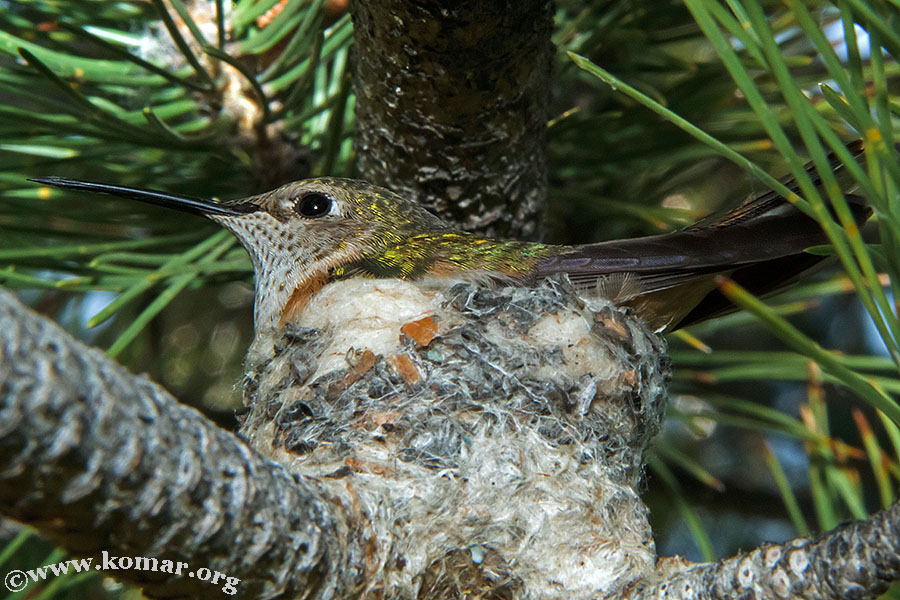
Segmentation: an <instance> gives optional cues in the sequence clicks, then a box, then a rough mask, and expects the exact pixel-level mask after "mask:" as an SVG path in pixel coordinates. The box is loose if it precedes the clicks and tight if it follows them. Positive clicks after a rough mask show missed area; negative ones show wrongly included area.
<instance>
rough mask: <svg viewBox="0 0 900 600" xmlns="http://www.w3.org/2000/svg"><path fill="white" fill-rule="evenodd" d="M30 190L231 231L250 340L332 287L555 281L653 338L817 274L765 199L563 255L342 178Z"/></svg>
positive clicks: (790, 217)
mask: <svg viewBox="0 0 900 600" xmlns="http://www.w3.org/2000/svg"><path fill="white" fill-rule="evenodd" d="M854 150H855V152H857V153H858V152H859V151H860V150H859V147H856V148H854ZM832 167H833V168H836V169H837V168H840V163H837V161H833V164H832ZM810 173H811V175H813V176H814V177H815V173H814V171H813V170H812V169H810ZM31 181H34V182H37V183H40V184H42V185H48V186H53V187H56V188H61V189H66V190H73V191H81V192H91V193H99V194H108V195H112V196H119V197H123V198H130V199H133V200H138V201H141V202H147V203H150V204H155V205H159V206H165V207H169V208H173V209H176V210H180V211H184V212H188V213H193V214H197V215H201V216H204V217H206V218H208V219H211V220H212V221H214V222H216V223H218V224H219V225H222V226H224V227H225V228H227V229H229V230H230V231H231V232H232V233H233V234H234V235H235V236H236V237H237V238H238V240H239V241H240V243H241V244H242V245H243V246H244V247H245V248H246V249H247V251H248V253H249V254H250V258H251V261H252V263H253V267H254V271H255V281H256V284H255V287H256V295H255V303H254V323H255V328H256V330H257V332H259V331H260V330H263V329H267V328H279V327H281V326H283V325H284V324H285V323H287V322H290V321H291V320H292V319H294V318H296V317H297V316H298V315H299V314H300V313H301V312H302V311H303V309H304V307H305V306H306V304H307V303H308V302H309V300H310V299H311V298H312V297H313V296H314V295H315V294H317V293H318V292H319V291H320V290H321V289H322V288H323V287H324V286H326V285H328V284H329V283H331V282H334V281H338V280H341V279H347V278H353V277H366V278H399V279H404V280H410V281H414V282H415V281H422V282H423V283H430V284H433V283H434V280H435V279H439V280H450V281H452V280H473V279H477V280H484V281H490V282H497V283H501V284H507V285H517V286H530V285H536V284H538V283H539V282H540V281H541V280H543V279H545V278H548V277H552V276H559V275H562V274H565V275H567V276H568V278H569V280H570V281H571V282H572V284H573V285H574V286H575V287H576V288H578V289H579V290H582V291H583V292H585V293H594V294H597V295H600V296H604V297H606V298H608V299H610V300H612V301H613V302H614V303H616V304H619V305H624V306H628V307H630V308H631V309H632V310H634V311H635V312H636V313H637V315H638V316H640V317H641V318H643V319H644V320H645V321H646V322H647V323H648V324H649V325H650V326H651V328H652V329H653V330H654V331H655V332H657V333H665V332H670V331H673V330H675V329H678V328H680V327H684V326H687V325H690V324H692V323H696V322H698V321H702V320H705V319H708V318H711V317H714V316H718V315H720V314H723V313H726V312H729V311H731V310H734V307H733V306H732V305H731V304H730V303H729V302H728V300H727V299H726V298H725V297H724V296H723V295H722V294H721V293H719V291H718V289H717V278H718V276H721V275H726V276H728V277H730V278H732V279H733V280H735V281H736V282H738V283H740V284H741V285H743V286H744V287H746V288H747V289H749V291H751V292H752V293H754V294H756V295H764V294H768V293H771V292H773V291H775V290H777V289H779V288H781V287H783V286H785V285H787V284H789V283H790V282H792V281H793V280H795V279H796V278H797V277H798V276H799V275H801V274H802V273H803V272H805V271H807V270H809V269H810V268H812V267H814V266H815V265H817V264H818V263H819V262H821V261H822V260H823V258H824V257H823V256H820V255H813V254H809V253H807V252H805V251H804V250H805V249H806V248H809V247H811V246H816V245H821V244H826V243H827V238H826V236H825V234H824V233H823V231H822V229H821V228H820V227H819V225H818V223H816V222H815V221H814V220H813V219H811V218H809V217H808V216H806V215H805V214H803V213H802V212H801V211H799V210H798V209H797V208H795V207H794V206H793V205H791V204H790V203H789V202H788V201H787V200H785V199H784V198H783V197H781V196H780V195H779V194H777V193H775V192H768V193H764V194H762V195H759V196H758V197H755V198H751V199H750V200H748V201H746V202H745V203H743V204H741V205H740V206H738V207H737V208H735V209H732V210H730V211H728V212H726V213H724V214H722V215H719V216H712V217H707V218H705V219H703V220H701V221H699V222H698V223H695V224H694V225H691V226H689V227H686V228H684V229H681V230H678V231H674V232H671V233H663V234H659V235H651V236H646V237H638V238H630V239H621V240H612V241H606V242H599V243H592V244H583V245H577V246H566V245H553V244H543V243H538V242H528V241H517V240H500V239H492V238H487V237H483V236H479V235H477V234H475V233H470V232H464V231H459V230H456V229H454V228H453V227H452V226H451V225H449V224H448V223H446V222H444V221H443V220H441V219H440V218H438V217H436V216H435V215H433V214H431V213H429V212H428V211H426V210H425V209H424V208H422V207H421V206H419V205H418V204H417V203H415V202H413V201H411V200H409V199H406V198H403V197H401V196H399V195H397V194H395V193H393V192H391V191H390V190H387V189H385V188H382V187H378V186H375V185H372V184H369V183H366V182H363V181H358V180H353V179H341V178H333V177H319V178H314V179H304V180H301V181H296V182H293V183H289V184H287V185H283V186H281V187H279V188H277V189H274V190H271V191H269V192H265V193H262V194H259V195H255V196H250V197H247V198H240V199H236V200H224V201H219V200H217V199H215V198H208V199H204V198H196V197H191V196H183V195H177V194H171V193H168V192H161V191H154V190H148V189H139V188H132V187H124V186H119V185H111V184H106V183H95V182H90V181H79V180H73V179H65V178H60V177H46V178H38V179H32V180H31ZM785 183H786V185H787V186H788V188H789V189H791V191H794V192H797V191H799V187H798V186H797V185H796V183H794V182H791V181H786V182H785ZM816 183H817V184H818V183H819V182H818V180H816ZM847 200H848V203H849V205H850V207H851V210H852V211H853V214H854V217H855V219H856V221H857V224H859V225H861V224H862V223H864V222H865V221H866V219H868V217H869V216H870V215H871V209H870V208H869V207H868V206H867V204H866V202H865V201H864V199H862V198H860V197H858V196H853V195H848V196H847Z"/></svg>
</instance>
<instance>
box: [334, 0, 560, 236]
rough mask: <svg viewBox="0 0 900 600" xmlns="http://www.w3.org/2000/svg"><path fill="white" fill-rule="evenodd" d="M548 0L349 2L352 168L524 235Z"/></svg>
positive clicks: (448, 213) (537, 147) (486, 227)
mask: <svg viewBox="0 0 900 600" xmlns="http://www.w3.org/2000/svg"><path fill="white" fill-rule="evenodd" d="M552 9H553V5H552V2H548V1H547V0H523V1H520V2H510V1H509V0H490V1H489V2H474V1H471V0H470V1H467V2H461V3H446V2H434V1H416V2H412V1H410V0H389V1H384V2H363V1H354V2H351V12H352V15H353V25H354V35H355V42H356V46H355V47H356V56H357V62H356V69H355V72H354V88H355V91H356V94H357V100H356V116H357V125H356V126H357V130H356V146H357V150H358V154H359V158H358V167H359V171H360V176H361V178H362V179H366V180H368V181H371V182H373V183H378V184H381V185H384V186H385V187H387V188H390V189H392V190H393V191H395V192H398V193H400V194H404V195H406V196H408V197H410V198H416V199H418V200H419V201H421V202H422V203H423V204H424V205H425V206H426V207H427V208H428V209H429V210H432V211H433V212H435V213H437V214H439V215H441V216H442V217H444V218H446V219H448V220H450V221H454V222H456V223H457V224H459V225H460V226H461V227H463V228H465V229H468V230H471V231H478V232H481V233H486V234H490V235H496V236H500V237H517V238H522V237H535V236H536V235H537V234H538V227H539V221H540V217H541V216H542V213H543V211H544V203H545V188H546V177H547V175H546V162H547V159H546V142H545V128H546V124H547V104H548V100H549V90H550V71H551V68H550V67H551V60H552V58H553V47H552V44H551V43H550V33H551V28H552V25H553V11H552Z"/></svg>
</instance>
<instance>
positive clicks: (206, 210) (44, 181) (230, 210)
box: [28, 177, 257, 216]
mask: <svg viewBox="0 0 900 600" xmlns="http://www.w3.org/2000/svg"><path fill="white" fill-rule="evenodd" d="M28 181H33V182H35V183H40V184H41V185H49V186H52V187H55V188H59V189H63V190H72V191H76V192H90V193H94V194H106V195H108V196H117V197H119V198H130V199H131V200H138V201H140V202H146V203H147V204H154V205H156V206H164V207H166V208H174V209H176V210H180V211H182V212H188V213H193V214H197V215H203V216H208V215H221V216H235V215H244V214H247V213H248V212H253V211H255V210H256V209H257V207H256V206H254V205H252V204H240V203H231V204H220V203H217V202H214V201H212V200H205V199H202V198H194V197H192V196H181V195H177V194H170V193H168V192H158V191H156V190H147V189H141V188H133V187H126V186H122V185H109V184H107V183H95V182H93V181H80V180H77V179H66V178H64V177H36V178H34V179H29V180H28Z"/></svg>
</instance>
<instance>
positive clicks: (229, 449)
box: [0, 290, 355, 598]
mask: <svg viewBox="0 0 900 600" xmlns="http://www.w3.org/2000/svg"><path fill="white" fill-rule="evenodd" d="M0 511H2V513H3V514H5V515H7V516H9V517H11V518H13V519H16V520H18V521H21V522H23V523H28V524H31V525H34V526H35V527H36V528H37V529H38V530H39V531H40V532H41V533H42V534H43V535H45V536H46V537H47V538H49V539H50V540H52V541H54V542H55V543H57V544H59V545H61V546H62V547H64V548H66V549H68V550H69V551H70V552H72V553H73V554H75V555H80V556H85V557H93V559H94V565H98V564H99V565H101V566H102V565H103V564H104V561H103V560H102V555H101V552H102V551H104V550H105V551H107V552H108V553H109V555H110V556H113V557H114V559H113V564H114V565H116V567H120V566H121V565H123V564H126V563H122V562H121V561H117V560H116V559H117V558H118V557H131V558H134V557H156V558H158V559H160V560H162V559H168V560H172V561H174V562H175V563H177V562H185V563H188V564H189V569H190V570H192V571H196V570H198V569H201V568H207V569H210V570H211V571H218V572H219V573H222V574H223V577H222V578H219V580H218V582H217V583H216V584H212V583H211V582H204V581H200V580H199V578H198V577H201V575H198V577H194V578H191V577H189V576H188V575H187V574H186V573H184V572H182V574H181V575H177V574H172V573H164V572H161V571H157V572H152V571H141V570H136V569H133V568H132V569H123V568H117V569H116V570H109V571H108V573H109V574H110V575H112V576H113V577H115V578H116V579H119V580H121V581H125V582H131V583H135V584H137V585H140V586H143V587H144V590H145V593H147V594H148V595H150V596H152V597H161V598H176V597H211V596H212V595H213V594H218V593H219V589H221V588H222V587H223V586H224V585H225V584H226V583H227V581H226V580H225V578H224V577H225V576H228V577H234V578H237V579H239V580H240V582H239V583H238V582H233V587H235V588H236V590H237V595H236V596H235V597H240V598H273V597H296V596H301V595H303V594H304V593H305V594H309V595H310V596H311V597H314V596H316V592H322V590H329V591H334V590H338V591H339V590H343V589H346V587H347V586H351V585H353V584H354V583H355V578H354V576H353V574H352V573H347V572H344V571H342V570H341V565H342V564H343V563H342V560H341V557H342V556H346V549H347V548H346V546H347V545H348V544H349V543H350V540H342V539H341V537H342V536H341V533H342V528H341V525H340V519H341V517H340V513H338V512H337V509H336V508H335V506H334V505H332V504H329V503H328V502H327V498H326V496H325V495H324V494H323V493H322V491H321V489H320V487H319V486H318V485H317V484H316V483H315V482H313V481H310V480H307V479H304V478H301V477H299V476H294V475H291V474H289V473H287V472H286V471H285V470H284V469H283V468H282V467H280V466H279V465H277V464H275V463H273V462H271V461H269V460H268V459H265V458H263V457H262V456H260V455H259V454H258V453H256V452H255V451H253V450H251V449H250V448H248V447H247V446H246V445H245V444H244V443H243V442H242V441H240V440H238V439H237V438H236V437H235V436H234V435H232V434H230V433H228V432H226V431H223V430H220V429H218V428H217V427H216V426H215V425H213V424H212V423H211V422H209V421H208V420H207V419H206V418H205V417H204V416H203V415H201V414H200V413H199V412H197V411H196V410H194V409H192V408H189V407H186V406H183V405H181V404H179V403H178V402H177V401H176V400H175V399H174V398H172V397H171V396H170V395H169V394H168V393H167V392H166V391H165V390H163V389H162V388H160V387H159V386H158V385H156V384H154V383H152V382H150V381H149V380H147V379H146V378H144V377H138V376H135V375H132V374H131V373H129V372H127V371H126V370H125V369H123V368H122V367H120V366H119V365H117V364H115V363H114V362H113V361H111V360H109V359H107V358H106V357H104V356H103V354H102V353H100V352H98V351H97V350H95V349H92V348H89V347H87V346H85V345H83V344H81V343H80V342H78V341H76V340H74V339H72V338H71V337H70V336H69V335H68V334H66V333H65V332H64V331H62V330H61V329H60V328H59V327H58V326H57V325H55V324H54V323H52V322H51V321H48V320H46V319H44V318H42V317H40V316H38V315H36V314H34V313H33V312H31V311H29V310H27V309H26V308H25V307H23V306H22V305H21V304H19V303H18V302H17V301H16V300H15V298H14V297H13V296H12V294H10V293H9V292H6V291H2V290H0ZM106 564H107V565H108V561H107V563H106ZM36 566H39V565H36ZM207 579H209V578H207ZM217 588H218V589H217Z"/></svg>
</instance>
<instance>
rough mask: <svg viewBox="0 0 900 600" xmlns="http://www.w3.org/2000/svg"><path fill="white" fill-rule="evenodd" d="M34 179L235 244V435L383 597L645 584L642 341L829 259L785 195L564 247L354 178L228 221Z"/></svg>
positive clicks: (243, 206)
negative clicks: (239, 305) (227, 235)
mask: <svg viewBox="0 0 900 600" xmlns="http://www.w3.org/2000/svg"><path fill="white" fill-rule="evenodd" d="M856 150H857V151H858V148H856ZM835 166H836V165H835ZM36 181H38V182H40V183H43V184H46V185H53V186H56V187H60V188H64V189H71V190H79V191H87V192H97V193H104V194H111V195H116V196H123V197H127V198H132V199H135V200H140V201H143V202H149V203H151V204H157V205H162V206H168V207H170V208H175V209H178V210H182V211H187V212H191V213H195V214H200V215H203V216H205V217H207V218H210V219H212V220H213V221H215V222H217V223H219V224H221V225H223V226H224V227H226V228H228V229H230V230H231V231H232V232H234V234H235V235H236V236H237V237H238V239H240V241H241V243H242V244H243V245H244V246H245V247H246V248H247V250H248V251H249V253H250V256H251V258H252V260H253V264H254V268H255V271H256V301H255V308H254V311H255V321H256V323H255V324H256V333H257V336H256V340H255V341H254V345H253V347H251V351H250V352H249V353H248V357H247V362H246V364H245V367H246V376H245V384H244V402H245V405H246V406H247V407H248V412H247V413H246V414H245V415H244V416H243V418H242V419H243V420H242V424H241V435H242V436H243V437H244V439H246V440H247V441H248V443H249V444H251V445H252V446H253V447H255V448H256V449H258V450H259V451H260V452H262V453H264V454H265V455H266V456H269V457H271V458H273V459H275V460H276V461H278V462H279V463H281V464H282V465H285V466H286V467H287V468H288V469H290V470H292V471H294V472H296V473H299V474H302V475H303V476H305V477H309V478H313V479H314V480H315V481H316V482H317V484H318V485H320V486H321V487H322V488H324V489H327V491H328V492H329V493H330V494H332V495H333V498H334V502H333V504H334V505H339V506H341V507H342V510H344V511H346V512H347V513H349V514H352V515H353V518H352V519H350V521H349V522H350V523H352V527H351V528H350V530H349V531H348V532H347V535H346V538H347V539H348V540H350V539H357V540H358V541H359V542H360V546H361V547H363V548H365V563H366V565H367V567H366V568H367V569H368V570H367V571H366V572H365V582H366V583H365V584H364V585H365V586H366V588H367V589H366V591H367V592H368V591H372V595H373V596H378V597H385V598H459V597H480V598H485V599H490V600H500V599H503V600H508V599H510V598H548V599H549V598H559V597H565V598H572V599H575V600H581V599H585V600H587V599H588V598H597V597H606V596H607V595H608V594H612V593H614V592H615V591H616V590H620V589H622V588H623V587H625V586H627V585H629V582H631V581H634V580H636V579H637V578H639V577H642V576H650V575H652V573H653V570H654V569H655V565H656V555H655V547H654V543H653V537H652V531H651V529H650V525H649V521H648V519H647V511H646V508H645V507H644V506H643V504H642V503H641V502H640V499H639V496H638V492H637V490H638V487H639V482H640V477H641V473H642V472H643V469H642V465H643V459H642V453H643V451H644V449H645V448H646V447H647V445H648V444H649V441H650V439H651V438H652V436H653V435H654V434H655V433H656V432H657V431H658V430H659V427H660V424H661V422H662V416H663V413H664V411H665V399H666V395H665V382H666V380H667V378H668V374H669V367H668V360H667V359H666V357H665V351H664V344H663V343H662V341H661V340H660V338H659V337H658V336H656V335H653V334H652V332H651V330H650V329H648V327H647V325H649V326H650V328H651V329H652V330H653V331H657V332H659V331H671V330H673V329H675V328H677V327H681V326H684V325H687V324H690V323H692V322H696V321H698V320H702V319H704V318H709V317H712V316H715V315H716V314H719V313H721V312H723V311H726V310H728V309H729V305H728V304H727V302H726V301H725V299H724V298H723V297H722V296H721V295H720V294H719V293H718V291H717V289H716V277H717V276H718V275H719V274H725V275H729V276H730V277H732V278H734V279H735V280H737V281H738V282H740V283H742V284H744V285H745V286H746V287H748V288H749V289H750V290H751V291H753V292H755V293H766V292H770V291H773V290H775V289H777V288H778V287H780V286H782V285H784V284H785V283H787V282H789V281H790V280H791V279H793V278H795V277H796V276H797V275H799V274H800V273H802V272H803V271H804V270H806V269H808V268H810V267H811V266H813V265H814V264H816V263H818V262H819V261H821V260H822V257H821V256H816V255H812V254H807V253H805V252H804V249H805V248H808V247H809V246H814V245H819V244H822V243H825V240H826V238H825V235H824V234H823V233H822V230H821V229H820V227H819V225H818V224H817V223H816V222H815V221H814V220H812V219H810V218H808V217H807V216H805V215H804V214H802V213H801V212H800V211H798V210H797V209H795V208H794V207H793V206H792V205H791V204H789V203H788V202H787V201H785V200H784V199H782V198H781V197H780V196H778V195H777V194H775V193H769V194H764V195H762V196H759V197H757V198H754V199H751V200H750V201H748V202H746V203H745V204H743V205H742V206H740V207H738V208H736V209H734V210H732V211H730V212H728V213H726V214H725V215H723V216H720V217H713V218H708V219H706V220H704V221H701V222H700V223H697V224H695V225H693V226H691V227H688V228H686V229H682V230H680V231H676V232H673V233H667V234H662V235H657V236H650V237H643V238H634V239H627V240H616V241H610V242H603V243H598V244H587V245H582V246H557V245H548V244H539V243H533V242H522V241H504V240H495V239H488V238H484V237H480V236H478V235H476V234H472V233H465V232H460V231H456V230H454V229H453V228H452V227H451V226H449V225H448V224H446V223H444V222H443V221H441V220H440V219H438V218H437V217H435V216H433V215H431V214H430V213H428V212H427V211H425V210H423V209H422V208H420V207H419V206H418V205H417V204H415V203H414V202H412V201H410V200H407V199H404V198H401V197H399V196H397V195H396V194H393V193H391V192H390V191H388V190H385V189H383V188H379V187H376V186H373V185H369V184H366V183H362V182H359V181H352V180H347V179H333V178H318V179H309V180H304V181H299V182H296V183H291V184H288V185H285V186H282V187H280V188H278V189H276V190H273V191H270V192H267V193H264V194H260V195H257V196H252V197H249V198H242V199H238V200H230V201H224V202H218V201H214V200H211V199H197V198H189V197H185V196H179V195H174V194H169V193H164V192H155V191H150V190H140V189H133V188H126V187H121V186H115V185H107V184H101V183H91V182H82V181H74V180H69V179H59V178H46V179H39V180H36ZM788 187H790V188H791V189H792V190H796V186H793V185H791V184H788ZM848 200H849V203H850V206H851V209H852V211H853V213H854V216H855V218H856V220H857V222H860V223H861V222H862V221H864V220H865V219H866V218H867V217H868V215H869V213H870V211H869V209H868V208H867V207H866V206H865V204H864V203H863V202H862V201H861V200H860V199H858V198H855V197H850V198H848ZM484 283H487V284H488V285H483V284H484ZM492 284H493V285H492ZM608 300H611V301H613V302H614V303H616V304H618V305H620V306H624V307H628V308H630V314H628V311H626V310H620V309H617V308H614V307H612V306H610V302H609V301H608ZM361 595H362V596H365V595H366V594H365V593H363V594H361Z"/></svg>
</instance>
